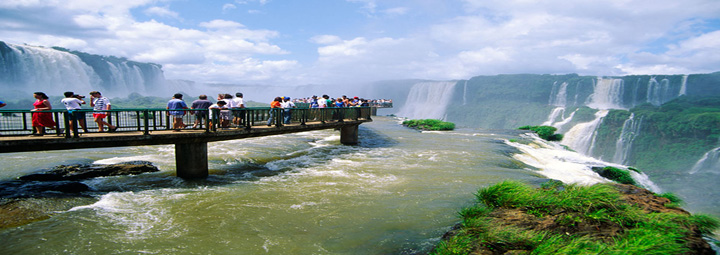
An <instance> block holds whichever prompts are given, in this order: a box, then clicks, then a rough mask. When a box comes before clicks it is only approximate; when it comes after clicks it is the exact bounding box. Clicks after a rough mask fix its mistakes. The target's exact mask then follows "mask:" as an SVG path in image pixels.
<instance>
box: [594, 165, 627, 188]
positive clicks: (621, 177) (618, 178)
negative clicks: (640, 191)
mask: <svg viewBox="0 0 720 255" xmlns="http://www.w3.org/2000/svg"><path fill="white" fill-rule="evenodd" d="M596 172H597V173H598V174H600V176H602V177H605V178H608V179H610V180H613V181H615V182H617V183H622V184H630V185H635V184H636V183H635V180H634V179H633V178H632V176H631V175H630V171H629V170H624V169H620V168H616V167H611V166H606V167H604V168H602V169H601V170H599V171H596Z"/></svg>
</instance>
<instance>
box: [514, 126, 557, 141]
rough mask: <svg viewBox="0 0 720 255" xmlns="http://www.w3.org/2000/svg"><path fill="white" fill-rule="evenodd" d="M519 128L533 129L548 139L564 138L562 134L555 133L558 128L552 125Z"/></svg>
mask: <svg viewBox="0 0 720 255" xmlns="http://www.w3.org/2000/svg"><path fill="white" fill-rule="evenodd" d="M518 129H521V130H530V131H533V132H535V133H537V134H538V136H540V138H542V139H545V140H547V141H560V140H562V139H563V135H562V134H555V131H557V128H555V127H551V126H522V127H519V128H518Z"/></svg>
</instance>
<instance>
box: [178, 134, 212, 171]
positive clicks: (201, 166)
mask: <svg viewBox="0 0 720 255" xmlns="http://www.w3.org/2000/svg"><path fill="white" fill-rule="evenodd" d="M175 169H176V170H175V171H176V174H177V176H178V177H180V178H184V179H197V178H205V177H207V176H208V150H207V142H197V143H176V144H175Z"/></svg>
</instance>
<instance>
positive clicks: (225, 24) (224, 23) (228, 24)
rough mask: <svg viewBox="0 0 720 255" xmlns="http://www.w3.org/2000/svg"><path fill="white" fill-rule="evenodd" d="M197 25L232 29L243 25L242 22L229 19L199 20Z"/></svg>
mask: <svg viewBox="0 0 720 255" xmlns="http://www.w3.org/2000/svg"><path fill="white" fill-rule="evenodd" d="M199 26H201V27H204V28H209V29H233V28H242V27H245V26H244V25H243V24H240V23H237V22H235V21H230V20H220V19H216V20H211V21H209V22H200V24H199Z"/></svg>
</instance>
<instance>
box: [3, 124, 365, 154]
mask: <svg viewBox="0 0 720 255" xmlns="http://www.w3.org/2000/svg"><path fill="white" fill-rule="evenodd" d="M369 121H372V120H371V119H361V120H344V121H330V122H325V123H323V122H320V121H308V122H306V123H305V125H301V124H299V123H296V124H284V125H283V126H281V127H277V126H270V127H268V126H265V125H256V126H252V128H251V129H238V128H228V129H218V130H217V131H213V132H206V130H205V129H196V130H194V129H183V130H182V131H180V132H175V131H172V130H156V131H151V132H150V134H149V135H145V134H144V133H143V131H123V132H114V133H97V132H90V133H81V134H80V137H77V138H66V137H65V136H58V135H56V134H54V133H53V132H54V131H50V132H48V134H45V135H44V136H0V153H7V152H25V151H44V150H65V149H82V148H100V147H121V146H139V145H159V144H178V143H198V142H214V141H223V140H233V139H242V138H250V137H259V136H270V135H279V134H288V133H298V132H306V131H312V130H321V129H331V128H342V127H344V126H352V125H359V124H361V123H364V122H369Z"/></svg>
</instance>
